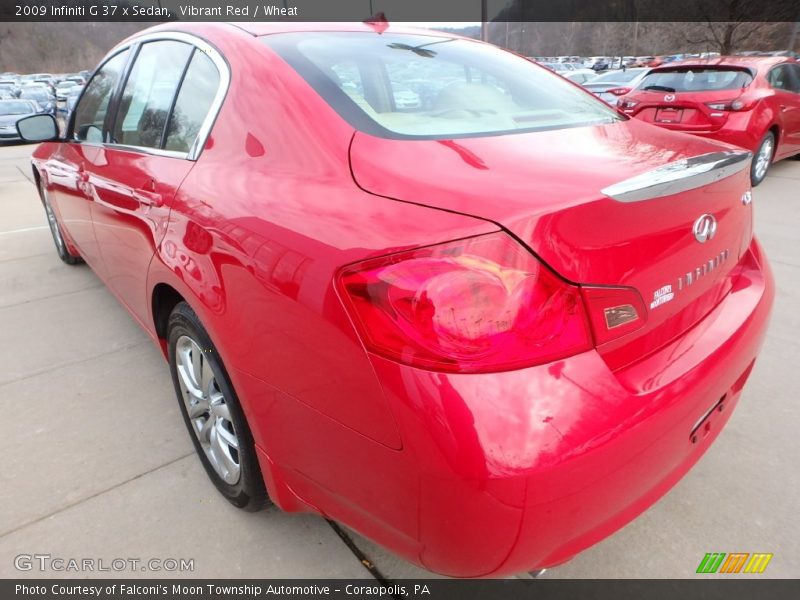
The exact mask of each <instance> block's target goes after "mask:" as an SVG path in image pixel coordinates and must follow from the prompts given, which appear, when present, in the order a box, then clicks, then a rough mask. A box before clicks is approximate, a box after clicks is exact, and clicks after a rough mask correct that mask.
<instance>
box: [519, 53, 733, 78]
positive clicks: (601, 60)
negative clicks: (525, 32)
mask: <svg viewBox="0 0 800 600" xmlns="http://www.w3.org/2000/svg"><path fill="white" fill-rule="evenodd" d="M715 56H719V53H718V52H701V53H697V54H669V55H664V56H588V57H580V56H549V57H547V56H533V57H530V58H531V60H533V61H535V62H538V63H541V64H544V65H545V66H547V67H548V68H549V69H550V70H552V71H556V72H558V73H561V74H563V73H564V72H569V71H575V70H579V69H590V70H592V71H594V72H597V73H599V72H602V71H607V70H613V69H625V68H628V67H657V66H660V65H662V64H664V63H669V62H675V61H678V60H684V59H687V58H713V57H715Z"/></svg>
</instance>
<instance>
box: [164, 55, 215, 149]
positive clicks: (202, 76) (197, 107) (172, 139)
mask: <svg viewBox="0 0 800 600" xmlns="http://www.w3.org/2000/svg"><path fill="white" fill-rule="evenodd" d="M217 88H219V72H218V71H217V67H216V66H214V62H213V61H212V60H211V59H210V58H209V57H208V55H207V54H205V53H204V52H201V51H200V50H195V52H194V54H193V55H192V62H191V63H190V64H189V69H188V70H187V71H186V76H185V77H184V79H183V83H182V84H181V91H180V92H179V93H178V99H177V101H176V102H175V109H174V110H173V112H172V115H171V116H170V120H169V129H168V131H167V143H166V149H167V150H173V151H176V152H188V151H189V149H190V148H191V147H192V144H193V143H194V140H195V138H196V137H197V134H198V133H199V131H200V127H202V125H203V121H205V118H206V116H207V115H208V111H209V108H211V103H212V102H213V101H214V96H216V94H217Z"/></svg>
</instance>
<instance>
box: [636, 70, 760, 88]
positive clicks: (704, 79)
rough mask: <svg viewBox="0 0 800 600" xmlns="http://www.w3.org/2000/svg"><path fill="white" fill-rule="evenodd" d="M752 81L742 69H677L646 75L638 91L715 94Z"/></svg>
mask: <svg viewBox="0 0 800 600" xmlns="http://www.w3.org/2000/svg"><path fill="white" fill-rule="evenodd" d="M752 81H753V76H752V75H751V74H750V73H749V72H748V71H745V70H742V69H719V68H703V67H676V68H674V69H669V70H659V71H654V72H653V73H650V74H649V75H646V76H645V77H644V78H643V79H642V81H641V82H640V83H639V85H638V89H640V90H650V91H656V92H713V91H717V90H738V89H741V88H745V87H747V86H748V85H750V84H751V83H752Z"/></svg>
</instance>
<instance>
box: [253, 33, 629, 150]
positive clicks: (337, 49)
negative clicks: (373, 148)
mask: <svg viewBox="0 0 800 600" xmlns="http://www.w3.org/2000/svg"><path fill="white" fill-rule="evenodd" d="M262 41H263V43H265V44H267V45H268V46H270V47H271V48H272V49H273V50H275V51H276V52H277V53H278V54H279V55H280V56H281V57H282V58H284V60H286V61H287V62H288V63H289V64H290V65H291V66H292V67H293V68H294V69H295V70H296V71H297V72H298V73H299V74H300V75H301V76H302V77H303V78H304V79H305V80H306V81H307V82H308V83H309V84H310V85H311V86H312V87H313V88H314V89H315V90H316V91H317V92H318V93H319V94H320V95H321V96H322V97H323V98H324V99H325V100H326V101H327V102H328V103H329V104H330V105H331V106H332V107H333V108H334V109H335V110H336V111H338V112H339V114H340V115H341V116H342V117H343V118H344V119H346V120H348V121H349V122H350V123H351V124H352V125H353V126H354V127H356V128H357V129H360V130H362V131H366V132H368V133H371V134H373V135H382V136H384V137H398V136H399V137H423V138H434V139H436V138H442V137H453V136H471V135H498V134H502V133H511V132H515V131H535V130H541V129H558V128H563V127H576V126H582V125H594V124H600V123H612V122H615V121H617V120H619V119H620V118H621V117H620V116H619V115H618V114H617V113H616V112H615V111H614V110H613V109H611V108H610V107H609V106H608V105H606V104H605V103H604V102H602V101H600V100H597V99H595V98H593V97H591V96H590V95H588V94H586V93H585V92H582V91H581V90H578V89H576V88H575V87H574V86H572V85H570V84H568V83H567V82H565V81H563V79H561V78H560V77H559V76H557V75H555V74H553V73H549V72H546V71H544V70H543V69H539V68H537V67H536V66H534V65H533V64H531V63H530V61H528V60H526V59H524V58H521V57H519V56H515V55H513V54H511V53H508V52H504V51H502V50H499V49H496V48H493V47H491V46H487V45H484V44H479V43H475V42H471V41H467V40H461V39H454V38H447V37H439V36H425V35H404V34H388V33H384V34H381V35H376V34H372V33H349V32H348V33H345V32H335V33H334V32H331V33H328V32H325V33H322V32H321V33H303V34H294V33H284V34H279V35H270V36H264V37H263V38H262Z"/></svg>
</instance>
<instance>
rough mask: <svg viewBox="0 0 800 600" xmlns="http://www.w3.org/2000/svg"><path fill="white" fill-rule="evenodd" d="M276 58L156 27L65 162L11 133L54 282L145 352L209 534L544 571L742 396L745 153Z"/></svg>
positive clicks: (759, 287) (461, 61) (485, 58)
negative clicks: (60, 272) (80, 282)
mask: <svg viewBox="0 0 800 600" xmlns="http://www.w3.org/2000/svg"><path fill="white" fill-rule="evenodd" d="M288 27H289V28H288V29H287V26H286V25H276V24H273V25H261V24H245V25H241V26H240V27H235V26H232V25H224V24H193V25H176V24H168V25H162V26H158V27H156V28H154V29H150V30H148V31H146V32H144V33H143V34H139V35H137V36H134V37H132V38H130V39H128V40H127V41H125V42H123V43H122V44H121V45H119V46H118V47H117V48H115V49H114V50H113V51H112V52H111V53H110V54H109V55H108V57H107V58H106V59H105V60H104V61H103V63H102V64H101V65H100V67H99V68H98V70H97V72H96V73H95V74H94V76H93V77H92V80H91V81H90V82H89V83H88V85H87V86H86V89H85V91H84V92H83V95H82V97H81V99H80V100H79V102H78V105H77V107H76V109H75V111H74V113H73V117H72V120H71V123H70V124H69V127H68V131H67V133H66V137H65V138H64V139H54V136H55V132H54V129H53V124H52V119H51V118H50V117H48V116H46V115H39V116H35V117H29V118H28V119H26V120H23V121H21V122H20V124H19V130H20V133H21V134H22V136H23V137H24V138H26V139H28V140H34V141H42V140H45V141H46V143H43V144H42V145H41V146H40V147H39V148H38V149H37V150H36V151H35V153H34V157H33V170H34V175H35V178H36V181H37V183H38V185H39V191H40V193H41V199H42V202H43V204H44V207H45V210H46V212H47V216H48V218H49V221H50V225H51V229H52V232H53V238H54V240H55V243H56V246H57V249H58V252H59V255H60V256H61V258H62V259H63V260H65V261H66V262H69V263H72V262H75V261H77V260H79V258H83V259H84V260H85V261H86V262H87V263H89V265H90V266H91V267H92V269H93V270H94V271H95V272H96V273H97V274H98V276H99V277H100V278H102V279H103V280H104V281H105V283H106V284H107V285H108V287H109V288H110V289H111V290H112V291H113V293H114V294H115V295H116V296H117V297H118V298H119V300H120V301H121V302H122V303H123V304H124V305H125V306H126V307H127V309H128V310H129V311H130V312H131V314H132V315H133V316H134V317H135V318H136V320H137V321H139V323H140V324H141V325H142V327H144V328H145V329H146V330H147V332H148V333H149V334H150V335H151V336H152V338H153V340H154V341H156V342H157V343H158V344H159V346H160V347H161V349H162V351H163V352H164V355H165V357H166V358H167V359H168V361H169V365H170V370H171V372H172V376H173V379H174V382H175V389H176V392H177V395H178V398H179V399H180V403H181V407H182V410H183V413H184V417H185V419H186V423H187V426H188V429H189V431H190V434H191V436H192V438H193V440H194V443H195V446H196V448H197V452H198V455H199V457H200V459H201V461H202V462H203V465H204V467H205V469H206V471H207V472H208V475H209V477H210V478H211V479H212V480H213V482H214V483H215V484H216V486H217V487H218V488H219V490H220V492H222V494H223V495H225V496H226V497H227V498H228V499H229V500H230V501H231V502H232V503H233V504H235V505H237V506H240V507H242V508H244V509H248V510H255V509H258V508H261V507H263V506H264V505H265V504H266V503H267V498H268V497H269V498H270V499H271V501H272V502H274V503H275V504H277V505H278V506H279V507H281V508H282V509H284V510H287V511H312V512H317V513H320V514H323V515H325V516H327V517H330V518H332V519H337V520H340V521H342V522H344V523H346V524H347V525H349V526H351V527H353V528H355V529H356V530H358V531H360V532H361V533H363V534H365V535H367V536H369V537H370V538H372V539H374V540H376V541H377V542H379V543H381V544H383V545H384V546H386V547H388V548H390V549H392V550H394V551H395V552H397V553H398V554H400V555H402V556H404V557H406V558H407V559H409V560H412V561H414V562H416V563H418V564H420V565H422V566H424V567H426V568H428V569H431V570H433V571H437V572H439V573H444V574H447V575H453V576H485V575H497V574H505V573H515V572H521V571H525V570H530V569H534V568H543V567H548V566H552V565H556V564H558V563H560V562H563V561H565V560H567V559H569V558H570V557H572V556H574V555H575V554H576V553H578V552H580V551H581V550H583V549H585V548H586V547H588V546H590V545H591V544H594V543H595V542H597V541H598V540H600V539H602V538H604V537H605V536H607V535H609V534H610V533H612V532H613V531H615V530H616V529H618V528H619V527H621V526H622V525H624V524H625V523H627V522H628V521H630V520H631V519H633V518H634V517H635V516H636V515H637V514H639V513H640V512H642V511H643V510H644V509H645V508H647V507H648V506H649V505H651V504H652V503H653V502H654V501H656V500H657V499H658V498H659V497H660V496H662V495H663V494H664V493H665V492H666V491H667V490H668V489H669V488H670V487H671V486H672V485H673V484H675V483H676V482H677V481H678V480H679V479H680V478H681V476H682V475H683V474H684V473H686V471H687V470H688V469H689V468H690V467H691V466H692V465H693V464H694V463H695V462H696V461H697V460H698V458H699V457H700V456H701V455H702V454H703V452H704V451H705V450H706V449H707V448H708V446H709V444H710V443H711V442H712V440H713V439H714V438H715V437H716V436H717V434H718V433H719V431H720V429H721V428H722V427H723V426H724V424H725V422H726V420H727V419H728V418H729V416H730V414H731V412H732V409H733V408H734V407H735V405H736V402H737V400H738V398H739V396H740V393H741V391H742V386H743V385H744V383H745V381H746V380H747V377H748V375H749V374H750V371H751V368H752V366H753V363H754V361H755V358H756V356H757V354H758V352H759V348H760V346H761V343H762V340H763V337H764V333H765V330H766V327H767V322H768V317H769V313H770V309H771V305H772V301H773V296H774V286H773V280H772V275H771V272H770V269H769V266H768V264H767V260H766V258H765V256H764V254H763V252H762V251H761V248H760V246H759V244H758V242H757V241H756V239H755V238H754V237H753V226H752V217H753V206H752V204H751V195H750V183H749V179H748V176H749V165H750V159H751V157H750V154H749V153H747V152H745V151H743V150H736V149H733V147H731V146H724V145H721V144H719V143H716V142H712V141H708V140H704V139H700V138H697V137H693V136H690V135H685V134H681V133H676V132H671V131H666V130H664V129H660V128H657V127H654V126H652V125H649V124H647V123H643V122H641V121H639V120H631V119H628V118H627V117H625V116H622V115H620V114H618V113H616V112H615V111H614V110H613V109H612V108H611V107H609V106H608V105H606V104H605V103H603V102H601V101H599V100H597V99H596V98H594V97H593V96H592V95H591V94H589V93H587V92H585V91H583V90H581V89H580V88H579V87H578V86H575V85H573V84H571V83H569V82H567V81H564V80H563V79H561V78H560V77H559V76H558V75H555V74H552V73H550V72H549V71H547V70H546V69H543V68H541V67H537V66H536V65H534V64H532V63H530V62H529V61H527V60H525V59H523V58H521V57H517V56H515V55H513V54H510V53H506V52H504V51H501V50H499V49H496V48H494V47H492V46H489V45H487V44H483V43H480V42H475V41H471V40H465V39H459V38H454V37H452V36H450V35H446V34H442V33H433V32H420V31H414V30H407V29H396V28H393V27H389V28H388V29H386V30H384V29H383V28H382V27H380V28H378V27H375V28H373V27H371V26H368V25H363V24H359V25H352V26H344V25H326V26H324V27H322V28H318V29H316V30H313V31H310V30H308V28H306V29H303V28H302V27H298V26H288ZM312 29H313V28H312ZM395 89H402V90H411V91H413V92H414V94H416V95H417V96H419V102H418V103H415V104H414V106H413V107H405V106H404V107H399V106H397V104H396V101H395V94H394V93H393V91H394V90H395ZM666 526H668V525H666V524H665V527H666Z"/></svg>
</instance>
